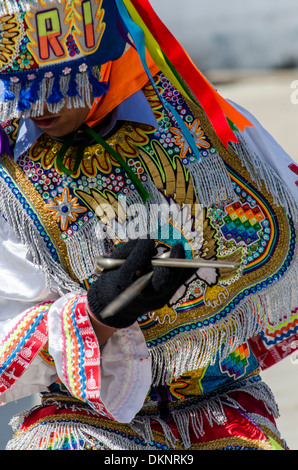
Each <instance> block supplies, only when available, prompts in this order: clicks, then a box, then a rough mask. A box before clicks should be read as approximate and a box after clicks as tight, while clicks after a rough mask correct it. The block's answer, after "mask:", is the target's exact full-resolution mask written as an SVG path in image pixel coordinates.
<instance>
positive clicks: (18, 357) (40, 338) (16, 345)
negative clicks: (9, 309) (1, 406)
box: [0, 303, 51, 393]
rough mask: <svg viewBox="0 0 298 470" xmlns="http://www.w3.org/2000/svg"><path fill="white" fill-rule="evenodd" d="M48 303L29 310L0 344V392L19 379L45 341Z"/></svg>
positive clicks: (46, 336)
mask: <svg viewBox="0 0 298 470" xmlns="http://www.w3.org/2000/svg"><path fill="white" fill-rule="evenodd" d="M50 306H51V303H44V304H41V305H39V306H37V307H34V308H32V309H30V310H28V311H27V312H26V313H25V314H24V315H23V316H22V318H21V319H20V320H19V322H18V323H17V324H16V325H15V326H14V328H13V330H11V331H10V332H9V335H8V336H7V337H6V338H4V340H3V341H2V342H1V344H0V358H1V363H0V393H4V392H5V391H6V390H7V389H9V388H10V387H12V385H13V384H14V383H15V382H16V381H17V380H18V379H19V378H20V377H21V375H22V374H23V373H24V372H25V370H27V368H28V367H29V365H30V364H31V363H32V361H33V359H34V358H35V357H36V356H37V355H38V353H39V351H40V350H41V349H42V348H43V347H44V345H45V344H46V342H47V340H48V335H47V333H48V331H47V314H48V310H49V308H50Z"/></svg>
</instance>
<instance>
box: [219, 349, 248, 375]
mask: <svg viewBox="0 0 298 470" xmlns="http://www.w3.org/2000/svg"><path fill="white" fill-rule="evenodd" d="M249 355H250V351H249V348H248V346H247V345H246V344H243V345H242V346H240V347H239V348H237V349H236V350H235V351H233V353H232V354H230V355H229V356H228V357H227V358H226V359H224V360H223V361H222V362H221V365H220V368H221V371H222V372H224V373H226V374H228V375H229V377H234V378H235V379H239V378H241V377H243V376H244V375H245V372H246V368H247V366H248V358H249Z"/></svg>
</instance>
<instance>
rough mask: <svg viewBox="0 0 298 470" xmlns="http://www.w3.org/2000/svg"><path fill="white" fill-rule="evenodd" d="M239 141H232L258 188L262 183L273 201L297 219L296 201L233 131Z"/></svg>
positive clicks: (297, 204) (264, 163) (276, 175)
mask: <svg viewBox="0 0 298 470" xmlns="http://www.w3.org/2000/svg"><path fill="white" fill-rule="evenodd" d="M235 135H236V137H237V139H238V140H239V143H233V145H232V148H233V149H234V151H235V152H236V154H237V156H238V158H239V160H240V161H241V163H242V166H243V167H245V168H246V169H247V170H248V172H249V174H250V176H251V178H252V179H253V181H254V182H255V183H256V184H257V185H258V187H259V189H260V188H261V187H262V185H264V186H265V188H266V189H267V191H268V192H269V193H270V194H272V196H273V199H274V203H275V204H277V205H279V206H282V207H283V208H284V209H285V211H286V213H287V214H288V215H290V216H291V217H292V219H293V220H295V221H298V201H297V200H296V199H295V198H294V196H293V195H292V194H291V193H290V191H289V190H288V188H287V187H286V185H285V183H284V181H283V180H282V179H281V178H280V177H279V175H278V174H277V173H276V172H275V171H274V170H273V168H271V167H270V165H268V163H266V162H264V161H263V160H261V158H260V157H259V156H258V155H257V154H256V153H255V152H254V151H253V150H252V149H251V148H250V147H248V145H247V143H246V142H245V140H244V138H243V135H242V134H241V133H240V132H236V133H235Z"/></svg>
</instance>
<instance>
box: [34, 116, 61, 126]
mask: <svg viewBox="0 0 298 470" xmlns="http://www.w3.org/2000/svg"><path fill="white" fill-rule="evenodd" d="M58 119H59V116H55V117H40V118H31V120H32V121H33V122H34V124H36V125H37V126H38V127H40V128H42V129H51V128H52V127H54V126H55V125H56V123H57V121H58Z"/></svg>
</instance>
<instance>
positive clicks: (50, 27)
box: [0, 0, 126, 120]
mask: <svg viewBox="0 0 298 470" xmlns="http://www.w3.org/2000/svg"><path fill="white" fill-rule="evenodd" d="M3 3H4V4H3ZM1 5H2V6H0V12H1V13H2V17H1V18H0V79H1V84H2V90H1V98H2V100H1V101H2V103H1V108H0V111H1V118H2V120H5V119H8V118H10V117H11V116H12V115H13V116H14V117H16V116H17V115H18V114H20V113H25V114H28V115H36V114H40V113H41V112H42V111H43V105H44V102H45V101H46V102H47V104H48V106H49V109H50V111H53V112H57V111H58V110H59V107H61V106H63V105H64V103H65V100H67V101H68V103H69V106H76V107H78V106H80V105H84V104H85V103H86V102H87V103H89V102H90V87H88V84H90V85H91V88H92V96H93V97H95V98H96V97H99V96H101V95H102V94H103V93H105V92H106V91H107V87H108V84H107V83H102V82H101V81H99V77H100V66H101V65H102V64H105V63H106V62H108V61H110V60H115V59H118V58H119V57H120V56H121V55H122V54H123V51H124V49H125V45H126V41H125V39H124V38H123V37H122V36H121V34H120V33H119V30H118V23H119V18H118V15H117V9H116V5H115V2H114V0H92V1H90V0H87V1H86V0H84V1H81V0H60V1H58V0H57V1H51V0H40V1H35V0H33V1H31V0H30V1H29V0H19V1H17V0H13V1H11V0H5V1H4V2H3V1H2V2H1ZM90 105H91V103H90Z"/></svg>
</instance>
